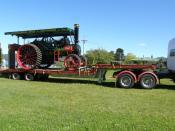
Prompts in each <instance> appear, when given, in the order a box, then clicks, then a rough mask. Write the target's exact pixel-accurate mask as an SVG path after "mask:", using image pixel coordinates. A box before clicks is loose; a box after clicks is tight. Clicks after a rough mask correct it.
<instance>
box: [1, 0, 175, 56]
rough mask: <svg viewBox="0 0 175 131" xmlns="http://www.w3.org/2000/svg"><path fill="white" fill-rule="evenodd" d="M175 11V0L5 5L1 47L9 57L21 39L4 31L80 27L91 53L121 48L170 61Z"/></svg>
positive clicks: (20, 0)
mask: <svg viewBox="0 0 175 131" xmlns="http://www.w3.org/2000/svg"><path fill="white" fill-rule="evenodd" d="M174 6H175V1H174V0H1V3H0V16H1V19H0V42H1V43H2V47H3V52H4V53H7V47H8V44H9V43H14V42H16V38H15V37H11V36H4V32H7V31H18V30H28V29H42V28H54V27H72V28H73V25H74V24H75V23H79V24H80V40H82V39H87V40H88V42H87V44H86V46H85V48H86V50H89V49H96V48H104V49H106V50H109V51H110V50H115V49H116V48H119V47H120V48H123V49H124V50H125V53H128V52H132V53H134V54H136V55H137V56H140V57H141V56H143V55H144V56H151V55H153V56H154V57H157V56H166V55H167V46H168V41H169V40H170V39H172V38H174V37H175V28H174V27H175V8H174ZM21 42H22V41H21ZM80 44H81V45H82V43H80Z"/></svg>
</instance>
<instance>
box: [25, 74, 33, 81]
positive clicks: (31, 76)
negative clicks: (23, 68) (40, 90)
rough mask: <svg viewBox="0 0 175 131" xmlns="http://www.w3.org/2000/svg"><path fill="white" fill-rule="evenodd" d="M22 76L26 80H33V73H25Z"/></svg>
mask: <svg viewBox="0 0 175 131" xmlns="http://www.w3.org/2000/svg"><path fill="white" fill-rule="evenodd" d="M24 78H25V80H26V81H33V80H34V75H33V74H30V73H27V74H25V76H24Z"/></svg>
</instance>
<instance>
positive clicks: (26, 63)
mask: <svg viewBox="0 0 175 131" xmlns="http://www.w3.org/2000/svg"><path fill="white" fill-rule="evenodd" d="M41 60H42V54H41V51H40V49H39V48H38V47H37V46H36V45H33V44H28V45H23V46H21V47H20V48H19V49H18V52H17V62H18V64H19V66H20V67H21V68H23V69H25V70H30V69H34V68H37V67H38V66H39V65H40V64H41Z"/></svg>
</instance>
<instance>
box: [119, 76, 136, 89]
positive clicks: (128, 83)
mask: <svg viewBox="0 0 175 131" xmlns="http://www.w3.org/2000/svg"><path fill="white" fill-rule="evenodd" d="M117 83H118V85H119V86H120V87H122V88H132V87H133V86H134V84H135V81H134V78H133V76H132V75H130V74H127V73H126V74H122V75H120V76H119V77H118V82H117Z"/></svg>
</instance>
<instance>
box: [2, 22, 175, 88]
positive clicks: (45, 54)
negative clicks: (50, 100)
mask: <svg viewBox="0 0 175 131" xmlns="http://www.w3.org/2000/svg"><path fill="white" fill-rule="evenodd" d="M5 35H12V36H17V38H18V39H17V44H10V45H9V46H8V57H9V59H8V66H9V68H8V69H1V68H0V74H1V75H2V76H8V78H10V79H14V80H27V81H33V80H46V79H48V77H49V75H56V76H61V77H67V76H68V77H69V76H76V78H77V77H80V78H82V77H83V78H84V77H90V78H98V83H102V82H103V81H105V80H106V78H105V75H106V72H107V71H108V70H112V71H113V72H114V73H113V75H112V77H113V78H114V80H115V85H117V84H118V85H119V86H120V87H124V88H132V87H133V86H134V85H136V84H139V85H140V87H142V88H146V89H150V88H154V87H155V86H156V85H157V84H159V83H160V79H162V78H170V79H172V80H173V81H175V64H174V63H175V39H173V40H171V41H170V43H169V48H168V59H167V71H166V72H161V71H158V68H157V66H156V65H152V64H150V65H138V64H132V65H127V64H119V63H111V64H96V65H87V60H86V58H85V57H84V56H82V55H81V48H80V46H79V45H78V43H79V24H75V25H74V29H70V28H53V29H43V30H28V31H17V32H6V33H5ZM60 36H61V37H62V38H61V39H53V37H60ZM68 37H70V39H68ZM19 38H22V39H24V43H23V45H21V44H19ZM31 38H33V39H35V40H34V41H33V42H30V43H28V44H25V40H26V39H31ZM70 40H71V41H70ZM62 42H63V43H62ZM0 55H1V53H0ZM62 59H63V60H62ZM57 62H58V63H59V62H64V68H62V69H53V68H49V67H50V66H51V65H54V64H55V63H57ZM19 67H20V68H19ZM43 68H44V69H43Z"/></svg>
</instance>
